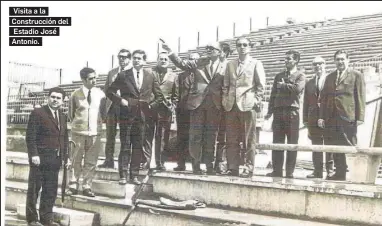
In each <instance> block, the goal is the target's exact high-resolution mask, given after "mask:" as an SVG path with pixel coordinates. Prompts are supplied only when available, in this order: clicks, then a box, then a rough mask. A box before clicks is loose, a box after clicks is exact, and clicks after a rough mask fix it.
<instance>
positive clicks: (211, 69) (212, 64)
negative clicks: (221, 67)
mask: <svg viewBox="0 0 382 226" xmlns="http://www.w3.org/2000/svg"><path fill="white" fill-rule="evenodd" d="M210 71H211V77H213V76H214V63H211V67H210Z"/></svg>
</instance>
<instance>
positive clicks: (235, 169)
mask: <svg viewBox="0 0 382 226" xmlns="http://www.w3.org/2000/svg"><path fill="white" fill-rule="evenodd" d="M250 45H251V42H250V40H249V39H248V38H238V39H237V40H236V47H237V50H238V53H239V57H238V59H236V60H232V61H230V62H229V63H228V64H227V69H226V73H225V75H224V82H223V107H224V110H225V111H226V126H227V128H229V129H228V130H227V131H226V133H227V163H228V172H227V175H231V176H239V165H240V145H239V144H240V141H241V140H243V144H244V149H245V150H246V151H247V153H248V154H247V156H248V157H247V163H248V164H250V165H251V167H249V168H250V171H252V170H253V164H254V159H255V152H256V110H259V106H260V103H261V100H262V96H263V89H264V84H265V72H264V67H263V64H262V63H261V61H259V60H256V59H253V58H252V57H250V55H249V51H250V49H251V48H250Z"/></svg>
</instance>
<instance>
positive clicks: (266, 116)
mask: <svg viewBox="0 0 382 226" xmlns="http://www.w3.org/2000/svg"><path fill="white" fill-rule="evenodd" d="M270 117H272V114H271V113H268V114H266V115H265V116H264V119H265V120H268V119H269V118H270Z"/></svg>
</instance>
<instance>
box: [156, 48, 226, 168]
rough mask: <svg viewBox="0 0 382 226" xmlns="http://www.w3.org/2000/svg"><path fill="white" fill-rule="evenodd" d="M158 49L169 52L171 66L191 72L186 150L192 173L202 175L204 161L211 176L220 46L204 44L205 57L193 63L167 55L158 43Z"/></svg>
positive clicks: (218, 103)
mask: <svg viewBox="0 0 382 226" xmlns="http://www.w3.org/2000/svg"><path fill="white" fill-rule="evenodd" d="M162 48H163V49H164V50H166V51H168V52H169V57H170V59H171V61H172V62H173V63H174V64H175V66H177V67H179V68H180V69H182V70H193V72H194V76H193V81H192V84H191V87H190V91H189V94H188V99H187V109H188V110H190V121H191V122H190V142H189V151H190V155H191V157H192V159H193V164H192V165H193V172H194V174H202V173H203V172H202V171H201V169H200V163H201V162H204V163H205V164H206V168H207V174H215V173H216V172H215V170H214V166H213V163H214V153H215V141H216V132H217V130H218V127H219V119H220V112H221V87H222V81H223V75H224V73H225V67H226V64H225V62H221V61H220V59H219V56H220V55H221V54H222V50H221V47H220V44H219V43H214V44H210V45H208V46H207V48H206V53H207V54H206V55H207V57H201V58H199V59H198V60H194V61H190V60H182V59H180V58H179V57H178V56H177V55H176V54H174V53H173V52H171V48H169V46H168V45H167V44H166V43H163V44H162ZM202 156H203V159H202Z"/></svg>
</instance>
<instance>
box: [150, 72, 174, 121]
mask: <svg viewBox="0 0 382 226" xmlns="http://www.w3.org/2000/svg"><path fill="white" fill-rule="evenodd" d="M153 75H154V76H155V78H156V79H157V80H158V82H159V87H160V90H161V91H162V94H163V97H164V100H165V102H166V104H169V105H170V104H171V105H173V106H174V107H176V104H177V102H178V90H177V89H176V87H175V82H176V80H177V77H178V75H177V74H176V73H174V72H173V71H172V69H171V68H168V69H167V72H166V73H165V74H164V75H163V74H162V73H161V72H160V70H159V68H158V67H155V68H154V69H153ZM151 98H152V99H151V101H152V100H154V99H155V96H154V94H152V95H151ZM157 110H158V113H159V114H161V113H165V112H170V110H169V109H168V108H167V107H166V106H165V105H164V103H163V102H162V103H161V104H160V105H159V107H158V108H157Z"/></svg>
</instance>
